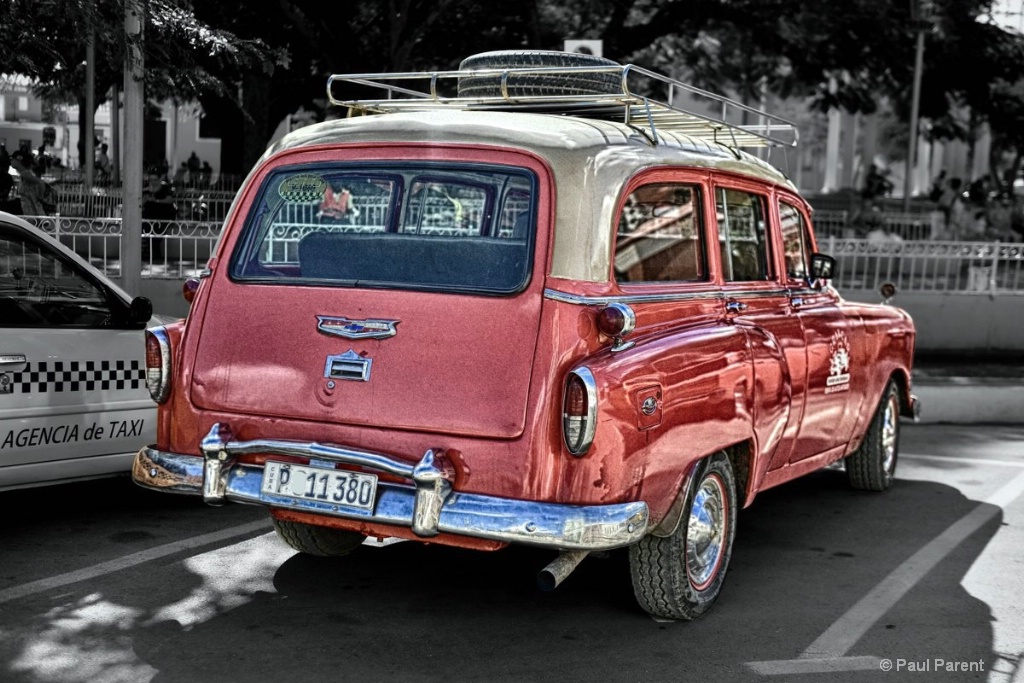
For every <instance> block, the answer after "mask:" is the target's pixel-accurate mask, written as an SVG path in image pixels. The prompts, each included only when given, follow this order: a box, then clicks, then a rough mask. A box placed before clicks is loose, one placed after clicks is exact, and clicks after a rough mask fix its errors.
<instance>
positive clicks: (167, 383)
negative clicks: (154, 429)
mask: <svg viewBox="0 0 1024 683" xmlns="http://www.w3.org/2000/svg"><path fill="white" fill-rule="evenodd" d="M146 388H147V389H149V395H150V396H151V397H152V398H153V400H154V401H156V402H157V403H163V402H164V401H166V400H167V395H168V394H169V393H170V388H171V344H170V341H169V339H168V337H167V332H166V331H165V330H164V328H162V327H152V328H150V329H148V330H146Z"/></svg>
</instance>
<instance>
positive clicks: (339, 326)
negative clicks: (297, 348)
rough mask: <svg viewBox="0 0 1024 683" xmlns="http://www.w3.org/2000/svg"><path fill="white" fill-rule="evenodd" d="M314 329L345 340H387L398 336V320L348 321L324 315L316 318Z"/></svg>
mask: <svg viewBox="0 0 1024 683" xmlns="http://www.w3.org/2000/svg"><path fill="white" fill-rule="evenodd" d="M316 319H317V325H316V328H317V329H318V330H320V331H321V332H323V333H324V334H333V335H335V336H338V337H345V339H387V338H388V337H394V336H395V335H396V334H398V330H397V329H396V326H397V325H398V323H399V322H401V321H400V320H349V319H348V318H334V317H330V316H326V315H318V316H317V317H316Z"/></svg>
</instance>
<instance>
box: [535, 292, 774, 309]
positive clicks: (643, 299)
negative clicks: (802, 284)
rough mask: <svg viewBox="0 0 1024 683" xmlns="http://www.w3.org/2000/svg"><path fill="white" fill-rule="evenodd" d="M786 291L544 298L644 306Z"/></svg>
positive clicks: (552, 294)
mask: <svg viewBox="0 0 1024 683" xmlns="http://www.w3.org/2000/svg"><path fill="white" fill-rule="evenodd" d="M789 291H790V290H788V289H765V290H761V291H752V292H741V291H728V292H727V291H714V292H665V293H664V294H626V295H623V296H582V295H580V294H570V293H569V292H562V291H559V290H557V289H550V288H548V289H545V290H544V298H545V299H551V300H552V301H559V302H561V303H564V304H574V305H576V306H607V305H609V304H613V303H623V304H646V303H657V302H662V301H701V300H705V299H736V298H744V299H755V298H768V297H775V296H785V295H787V294H789Z"/></svg>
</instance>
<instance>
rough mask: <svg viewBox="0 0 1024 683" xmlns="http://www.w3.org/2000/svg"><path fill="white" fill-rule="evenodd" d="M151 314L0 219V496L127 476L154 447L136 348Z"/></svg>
mask: <svg viewBox="0 0 1024 683" xmlns="http://www.w3.org/2000/svg"><path fill="white" fill-rule="evenodd" d="M152 312H153V306H152V304H151V303H150V301H149V300H148V299H146V298H144V297H136V298H135V299H132V298H131V297H130V296H128V295H127V294H126V293H125V292H124V291H123V290H121V289H120V288H119V287H118V286H117V285H115V284H114V283H112V282H111V281H110V280H108V279H107V278H106V277H104V276H103V274H102V273H100V272H99V271H98V270H96V269H95V268H93V267H92V266H90V265H89V264H88V263H87V262H86V261H85V260H84V259H82V258H81V257H79V256H78V255H77V254H75V253H74V252H73V251H71V250H70V249H68V248H67V247H65V246H64V245H62V244H60V243H59V242H57V241H56V240H55V239H53V238H52V237H50V236H48V235H46V234H45V233H44V232H43V231H41V230H39V229H38V228H36V227H34V226H32V225H31V224H29V223H27V222H26V221H24V220H22V219H20V218H18V217H16V216H13V215H11V214H8V213H2V212H0V490H4V489H11V488H21V487H26V486H36V485H40V484H50V483H57V482H64V481H70V480H75V479H86V478H92V477H98V476H106V475H111V474H122V473H123V474H128V472H129V471H130V469H131V459H132V456H134V454H135V452H136V451H138V449H139V447H140V445H142V444H146V443H151V442H152V441H153V439H154V437H155V430H156V410H155V408H156V404H155V403H154V402H153V400H152V399H151V398H150V396H149V392H148V391H147V389H146V377H145V367H146V365H145V344H144V342H143V333H144V330H145V328H146V326H147V325H148V324H149V323H150V321H151V319H152V317H153V316H152ZM160 322H162V321H161V320H159V319H157V320H155V321H154V324H158V323H160Z"/></svg>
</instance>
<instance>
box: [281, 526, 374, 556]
mask: <svg viewBox="0 0 1024 683" xmlns="http://www.w3.org/2000/svg"><path fill="white" fill-rule="evenodd" d="M270 521H271V522H273V523H274V531H276V532H277V535H278V537H280V538H281V540H283V541H284V542H285V543H287V544H288V545H290V546H291V547H292V548H295V549H296V550H298V551H299V552H300V553H303V554H306V555H316V556H317V557H341V556H343V555H348V554H349V553H351V552H352V551H353V550H355V549H356V548H358V547H359V546H360V545H361V544H362V542H363V541H364V540H365V539H366V537H365V536H363V535H362V534H360V533H356V532H355V531H345V530H344V529H332V528H330V527H325V526H315V525H313V524H303V523H302V522H291V521H288V520H284V519H278V518H276V517H271V518H270Z"/></svg>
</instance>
